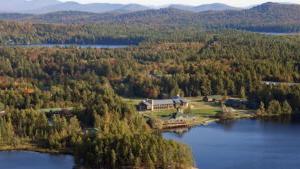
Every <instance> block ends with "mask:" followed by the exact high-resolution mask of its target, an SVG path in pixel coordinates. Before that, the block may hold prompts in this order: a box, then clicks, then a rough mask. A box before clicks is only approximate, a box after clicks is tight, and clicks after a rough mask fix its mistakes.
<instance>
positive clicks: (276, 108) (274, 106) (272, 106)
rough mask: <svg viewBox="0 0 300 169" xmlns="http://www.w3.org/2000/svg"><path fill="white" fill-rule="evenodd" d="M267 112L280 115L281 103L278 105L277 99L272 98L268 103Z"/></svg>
mask: <svg viewBox="0 0 300 169" xmlns="http://www.w3.org/2000/svg"><path fill="white" fill-rule="evenodd" d="M267 112H268V115H280V114H281V113H282V111H281V105H280V103H279V101H277V100H272V101H271V102H270V103H269V106H268V110H267Z"/></svg>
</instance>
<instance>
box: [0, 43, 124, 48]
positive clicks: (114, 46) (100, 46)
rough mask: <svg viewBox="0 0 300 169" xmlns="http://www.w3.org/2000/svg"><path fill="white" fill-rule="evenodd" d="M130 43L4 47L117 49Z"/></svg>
mask: <svg viewBox="0 0 300 169" xmlns="http://www.w3.org/2000/svg"><path fill="white" fill-rule="evenodd" d="M129 46H130V45H80V44H29V45H7V46H5V47H28V48H31V47H40V48H55V47H60V48H69V47H75V48H96V49H118V48H128V47H129Z"/></svg>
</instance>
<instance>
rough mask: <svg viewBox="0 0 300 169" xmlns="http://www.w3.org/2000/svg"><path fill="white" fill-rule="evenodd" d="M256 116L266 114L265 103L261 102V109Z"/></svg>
mask: <svg viewBox="0 0 300 169" xmlns="http://www.w3.org/2000/svg"><path fill="white" fill-rule="evenodd" d="M256 114H257V115H259V116H263V115H265V114H266V110H265V104H264V102H260V106H259V109H258V110H257V112H256Z"/></svg>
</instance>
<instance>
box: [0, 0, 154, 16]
mask: <svg viewBox="0 0 300 169" xmlns="http://www.w3.org/2000/svg"><path fill="white" fill-rule="evenodd" d="M147 9H150V8H149V7H146V6H142V5H138V4H127V5H123V4H110V3H90V4H80V3H77V2H72V1H69V2H64V3H63V2H60V1H58V0H0V12H1V13H27V14H45V13H52V12H60V11H80V12H94V13H106V12H112V11H114V12H119V13H126V12H136V11H141V10H147Z"/></svg>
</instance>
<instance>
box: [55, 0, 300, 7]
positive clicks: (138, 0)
mask: <svg viewBox="0 0 300 169" xmlns="http://www.w3.org/2000/svg"><path fill="white" fill-rule="evenodd" d="M60 1H62V2H67V1H74V2H79V3H83V4H87V3H119V4H132V3H134V4H141V5H148V6H164V5H169V4H182V5H203V4H212V3H224V4H227V5H231V6H236V7H247V6H252V5H256V4H261V3H265V2H278V3H296V4H300V0H273V1H270V0H251V2H245V1H240V0H214V1H210V0H188V1H186V0H164V1H161V0H60Z"/></svg>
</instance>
